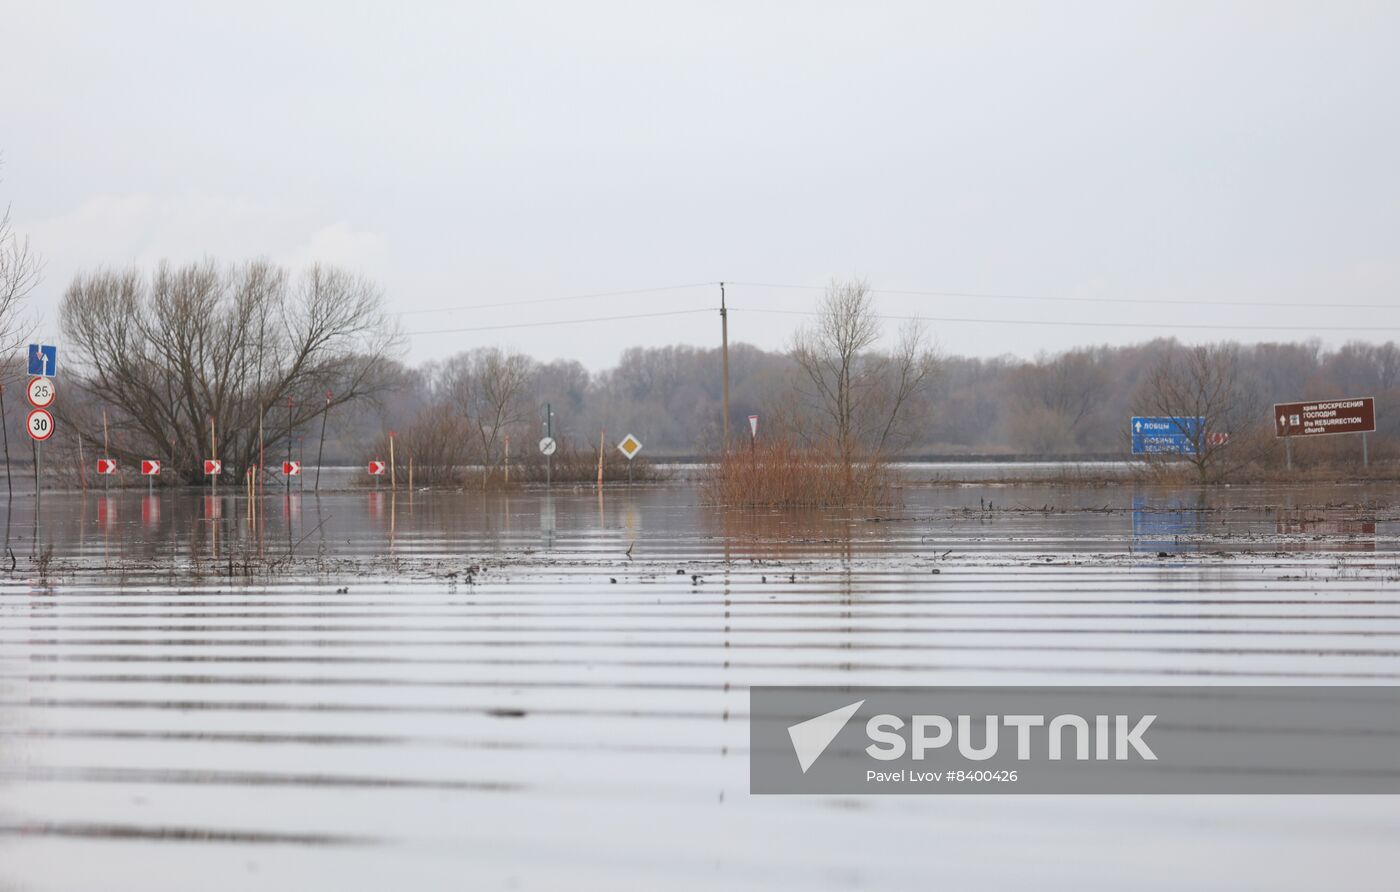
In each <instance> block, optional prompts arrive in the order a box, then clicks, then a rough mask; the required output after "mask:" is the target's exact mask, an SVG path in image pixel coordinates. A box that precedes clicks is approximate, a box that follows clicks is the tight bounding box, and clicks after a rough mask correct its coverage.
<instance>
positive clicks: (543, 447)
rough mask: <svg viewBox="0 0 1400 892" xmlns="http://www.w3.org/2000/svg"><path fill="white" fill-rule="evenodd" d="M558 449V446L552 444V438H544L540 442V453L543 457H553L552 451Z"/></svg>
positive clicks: (554, 443)
mask: <svg viewBox="0 0 1400 892" xmlns="http://www.w3.org/2000/svg"><path fill="white" fill-rule="evenodd" d="M558 448H559V444H558V443H556V442H554V438H553V437H545V438H544V439H543V440H540V452H542V453H544V454H545V455H553V454H554V450H556V449H558Z"/></svg>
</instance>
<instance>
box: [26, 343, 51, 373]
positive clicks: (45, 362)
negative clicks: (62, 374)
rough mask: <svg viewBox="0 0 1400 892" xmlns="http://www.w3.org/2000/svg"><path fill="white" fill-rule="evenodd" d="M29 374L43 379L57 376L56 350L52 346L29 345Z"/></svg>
mask: <svg viewBox="0 0 1400 892" xmlns="http://www.w3.org/2000/svg"><path fill="white" fill-rule="evenodd" d="M29 374H31V375H43V376H44V377H45V378H52V377H53V376H54V375H56V374H58V348H57V347H55V346H53V345H52V344H30V345H29Z"/></svg>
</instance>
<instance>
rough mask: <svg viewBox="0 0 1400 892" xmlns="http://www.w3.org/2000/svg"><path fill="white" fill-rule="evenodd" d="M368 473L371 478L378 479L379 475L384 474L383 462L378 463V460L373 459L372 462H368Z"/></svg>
mask: <svg viewBox="0 0 1400 892" xmlns="http://www.w3.org/2000/svg"><path fill="white" fill-rule="evenodd" d="M369 473H370V475H371V476H373V477H378V476H380V475H381V474H383V473H384V462H382V461H380V460H379V459H375V460H374V461H372V462H370V463H369Z"/></svg>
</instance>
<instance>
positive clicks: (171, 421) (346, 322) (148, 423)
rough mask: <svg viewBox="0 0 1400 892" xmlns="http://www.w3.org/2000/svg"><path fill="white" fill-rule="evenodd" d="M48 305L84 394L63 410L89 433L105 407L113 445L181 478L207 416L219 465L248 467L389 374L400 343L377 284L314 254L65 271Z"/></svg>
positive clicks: (199, 447) (200, 449)
mask: <svg viewBox="0 0 1400 892" xmlns="http://www.w3.org/2000/svg"><path fill="white" fill-rule="evenodd" d="M59 312H60V322H61V325H62V329H63V333H64V335H65V337H66V338H67V341H68V343H69V345H70V349H72V350H73V351H74V353H75V354H76V365H77V366H78V368H79V369H80V370H81V373H80V378H79V383H80V386H81V388H82V389H83V390H85V391H86V393H87V395H88V396H89V399H88V400H87V405H86V406H84V404H83V401H69V402H67V403H65V409H64V415H65V418H66V419H67V420H68V421H69V423H70V424H72V425H73V426H74V427H75V429H76V430H77V431H78V432H79V434H80V436H83V437H85V438H86V439H87V440H88V441H89V442H93V443H100V442H101V437H100V432H101V427H100V422H99V421H98V417H97V412H98V411H99V410H100V409H101V408H104V407H105V408H108V409H110V410H111V413H110V414H111V416H112V428H113V430H114V431H115V432H116V441H115V443H114V445H113V449H112V452H113V453H114V454H115V455H117V456H119V457H122V458H124V459H125V460H126V461H132V462H134V461H137V460H139V459H141V458H151V457H161V458H165V459H166V460H167V461H168V462H169V463H170V464H171V466H172V467H173V468H174V469H175V470H177V471H178V472H180V473H181V474H182V475H183V476H184V477H185V479H186V480H189V481H195V480H198V479H200V476H201V466H200V459H201V458H202V457H204V456H207V455H210V454H212V451H213V449H214V444H213V443H211V442H210V437H211V430H210V422H211V420H212V422H213V424H214V428H213V436H214V437H216V438H217V448H218V454H219V456H220V457H221V458H224V459H225V460H226V467H227V468H228V471H227V472H226V473H229V474H232V473H233V468H234V467H241V468H246V467H251V466H253V465H255V464H257V463H258V462H260V461H261V459H262V455H263V446H264V445H266V448H267V449H268V450H271V449H273V448H274V446H275V445H276V444H277V443H279V441H281V442H284V441H286V439H287V438H290V437H292V436H294V434H295V432H296V431H298V430H299V429H301V428H302V427H303V426H304V425H306V424H307V423H308V422H310V421H312V420H313V419H317V418H319V417H320V416H321V413H323V412H326V411H328V410H330V409H331V408H333V407H336V406H340V405H343V404H345V403H348V402H352V401H355V400H358V399H361V398H363V397H366V396H369V395H372V394H374V393H375V392H377V391H378V390H380V389H382V388H383V387H385V386H387V382H388V381H389V380H391V379H390V378H389V377H388V376H386V375H384V374H381V372H383V371H384V367H385V364H386V360H387V359H388V358H389V356H390V354H391V352H392V351H393V350H394V349H395V348H396V346H397V344H398V336H397V327H396V326H395V325H394V323H393V322H392V320H391V319H390V317H389V316H388V315H387V314H386V313H385V312H384V309H383V296H382V293H381V292H380V290H379V288H378V287H377V286H375V285H373V284H372V283H370V282H368V281H366V280H364V279H361V278H359V277H357V276H354V275H352V274H350V273H348V272H345V271H343V270H338V269H334V268H331V267H325V266H320V265H316V266H313V267H311V268H310V269H308V270H307V271H306V272H305V273H304V274H302V275H301V276H300V277H298V279H297V280H296V281H295V282H293V281H292V279H291V277H290V276H289V275H288V274H287V272H286V271H285V270H283V269H281V268H279V267H276V266H273V265H271V264H269V263H266V262H262V261H256V262H252V263H247V264H244V265H242V266H239V267H228V268H221V267H219V266H217V265H216V264H215V263H213V262H212V261H206V262H203V263H197V264H190V265H187V266H181V267H172V266H170V265H168V264H162V265H161V266H160V267H159V268H158V269H157V270H156V272H155V273H154V274H153V275H152V276H150V277H149V278H146V277H144V276H142V275H141V274H140V273H138V272H136V271H135V270H128V271H123V272H112V271H102V272H97V273H92V274H89V275H80V276H78V277H77V278H75V279H74V281H73V283H72V284H71V285H70V286H69V288H68V291H67V293H66V294H65V295H64V298H63V303H62V306H61V307H60V311H59ZM327 394H329V395H330V396H329V398H327V396H326V395H327Z"/></svg>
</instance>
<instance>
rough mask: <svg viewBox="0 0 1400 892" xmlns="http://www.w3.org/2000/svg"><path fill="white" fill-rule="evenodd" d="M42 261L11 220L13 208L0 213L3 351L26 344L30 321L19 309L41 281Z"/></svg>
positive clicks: (0, 350) (0, 349) (0, 330)
mask: <svg viewBox="0 0 1400 892" xmlns="http://www.w3.org/2000/svg"><path fill="white" fill-rule="evenodd" d="M42 269H43V264H42V263H41V262H40V260H39V257H38V255H37V254H35V253H34V252H33V251H31V250H30V248H29V239H27V238H22V237H20V235H19V234H18V233H16V232H15V231H14V228H13V226H12V225H11V223H10V209H9V207H8V206H6V208H5V210H4V212H3V213H0V354H4V355H9V354H11V353H13V352H14V351H15V349H16V348H18V347H19V345H21V344H23V343H24V341H25V338H26V337H27V336H28V333H29V323H28V320H27V319H26V318H25V315H24V314H23V313H22V312H21V311H20V308H21V306H22V304H23V302H24V299H25V298H26V297H28V296H29V292H31V291H33V290H34V286H35V285H38V284H39V274H40V272H41V271H42Z"/></svg>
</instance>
